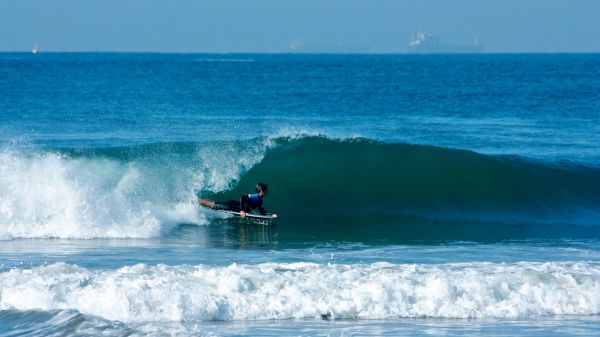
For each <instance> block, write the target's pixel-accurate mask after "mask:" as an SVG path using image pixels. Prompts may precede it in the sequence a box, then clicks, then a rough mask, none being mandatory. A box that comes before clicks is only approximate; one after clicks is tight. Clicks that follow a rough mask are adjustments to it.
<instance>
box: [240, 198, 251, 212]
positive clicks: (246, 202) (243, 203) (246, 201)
mask: <svg viewBox="0 0 600 337" xmlns="http://www.w3.org/2000/svg"><path fill="white" fill-rule="evenodd" d="M251 211H252V207H251V206H250V198H249V197H248V195H247V194H244V195H242V196H241V197H240V215H241V216H245V215H246V213H250V212H251Z"/></svg>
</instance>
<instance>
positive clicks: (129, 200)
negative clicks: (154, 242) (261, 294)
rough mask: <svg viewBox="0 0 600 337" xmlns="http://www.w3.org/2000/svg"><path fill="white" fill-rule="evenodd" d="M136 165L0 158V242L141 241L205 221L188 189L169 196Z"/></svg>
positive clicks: (7, 153) (52, 157)
mask: <svg viewBox="0 0 600 337" xmlns="http://www.w3.org/2000/svg"><path fill="white" fill-rule="evenodd" d="M155 172H156V170H155V169H152V168H149V167H147V166H145V165H143V164H141V163H138V162H134V161H130V162H120V161H117V160H113V159H110V158H69V157H68V156H65V155H63V154H60V153H55V152H44V153H27V154H23V153H18V152H15V151H11V150H4V151H2V152H0V239H4V240H6V239H12V238H46V237H59V238H84V239H85V238H131V237H135V238H146V237H155V236H158V235H160V234H161V233H162V232H164V231H168V230H169V229H170V228H172V227H173V226H174V225H176V224H178V223H182V222H188V223H198V224H202V223H205V222H206V220H205V219H204V218H203V215H202V214H200V213H199V212H198V210H197V206H196V204H195V197H194V194H193V185H194V182H193V181H191V182H190V187H189V188H188V189H187V190H185V191H183V189H182V192H187V193H185V194H184V193H180V195H175V193H170V194H169V193H166V192H165V191H167V192H168V189H169V187H168V186H167V184H168V180H167V182H165V181H162V180H163V179H164V177H161V176H159V175H156V174H154V173H155Z"/></svg>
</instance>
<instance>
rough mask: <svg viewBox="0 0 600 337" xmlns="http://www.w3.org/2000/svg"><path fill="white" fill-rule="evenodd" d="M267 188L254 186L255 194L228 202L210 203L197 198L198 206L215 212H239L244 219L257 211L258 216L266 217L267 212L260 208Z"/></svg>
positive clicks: (260, 184)
mask: <svg viewBox="0 0 600 337" xmlns="http://www.w3.org/2000/svg"><path fill="white" fill-rule="evenodd" d="M268 189H269V187H268V186H267V184H264V183H258V184H256V193H252V194H244V195H242V196H240V200H239V201H237V200H229V201H212V200H208V199H202V198H198V202H199V203H200V205H202V206H204V207H210V208H212V209H215V210H223V211H232V212H240V216H241V217H245V216H246V214H247V213H250V212H252V211H253V210H254V209H258V211H259V212H260V215H266V214H267V211H265V209H264V208H263V206H262V200H263V198H264V197H265V196H266V195H267V191H268Z"/></svg>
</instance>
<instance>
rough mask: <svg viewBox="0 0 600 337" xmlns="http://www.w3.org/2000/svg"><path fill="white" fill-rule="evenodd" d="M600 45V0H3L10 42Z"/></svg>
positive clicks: (128, 47)
mask: <svg viewBox="0 0 600 337" xmlns="http://www.w3.org/2000/svg"><path fill="white" fill-rule="evenodd" d="M421 30H422V31H427V32H430V33H432V34H435V35H437V36H439V37H440V38H441V40H442V42H443V43H445V44H457V45H458V44H463V45H464V44H472V43H473V41H474V39H475V37H477V38H478V41H479V42H480V43H481V44H482V45H483V46H484V51H486V52H600V0H560V1H559V0H438V1H431V0H429V1H428V0H412V1H400V0H396V1H392V0H369V1H367V0H236V1H234V0H204V1H202V0H197V1H191V0H169V1H167V0H161V1H159V0H94V1H93V0H0V51H26V50H30V49H31V48H32V46H33V45H34V44H37V45H38V48H39V50H40V51H136V52H137V51H157V52H286V51H289V50H290V48H291V46H294V47H296V48H301V49H304V50H313V51H319V50H322V51H335V50H341V51H344V50H348V51H351V50H353V49H356V50H359V51H370V52H373V53H395V52H405V51H407V45H408V41H409V40H410V38H411V36H412V35H413V34H414V33H416V32H417V31H421Z"/></svg>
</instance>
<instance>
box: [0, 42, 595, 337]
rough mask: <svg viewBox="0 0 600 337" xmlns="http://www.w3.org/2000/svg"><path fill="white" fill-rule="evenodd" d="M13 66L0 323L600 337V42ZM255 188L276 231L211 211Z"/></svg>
mask: <svg viewBox="0 0 600 337" xmlns="http://www.w3.org/2000/svg"><path fill="white" fill-rule="evenodd" d="M0 74H2V76H0V336H46V335H60V336H95V335H107V336H146V335H154V336H166V335H181V336H230V335H235V336H273V335H277V336H298V335H302V336H397V335H411V336H426V335H431V334H444V335H448V336H463V335H485V334H492V335H496V336H514V335H516V334H519V333H524V334H527V335H530V336H553V335H555V336H587V335H593V334H594V333H596V331H598V329H600V319H599V318H600V241H599V240H598V237H600V220H599V219H600V211H599V210H600V207H599V206H600V193H598V191H600V152H599V151H598V149H599V148H600V137H599V136H598V135H600V129H599V127H600V105H599V104H600V103H599V102H600V96H599V94H598V93H600V81H599V80H598V79H599V78H600V59H599V58H598V55H595V54H590V55H560V54H557V55H439V56H434V55H431V56H424V57H420V56H414V55H412V56H410V55H380V56H375V55H372V56H367V55H363V56H361V55H219V56H218V57H217V56H215V55H200V54H198V55H195V54H189V55H178V54H102V53H90V54H77V53H67V54H61V53H45V54H40V55H35V56H32V55H29V54H19V53H4V54H0ZM33 78H35V81H33V80H31V79H33ZM259 181H263V182H266V183H268V184H269V195H268V196H267V197H266V198H265V208H266V209H267V210H269V211H275V212H276V213H278V215H279V218H278V221H277V222H276V223H275V224H274V225H273V226H260V225H253V224H251V223H246V222H243V221H242V222H240V221H236V220H235V219H232V218H230V217H227V216H223V215H221V214H218V213H215V212H212V211H210V210H207V209H204V208H201V207H199V206H198V203H197V199H198V198H199V197H203V198H209V199H215V200H228V199H236V198H238V197H239V196H240V195H241V194H244V193H251V192H252V191H253V188H254V186H255V184H256V183H257V182H259Z"/></svg>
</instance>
